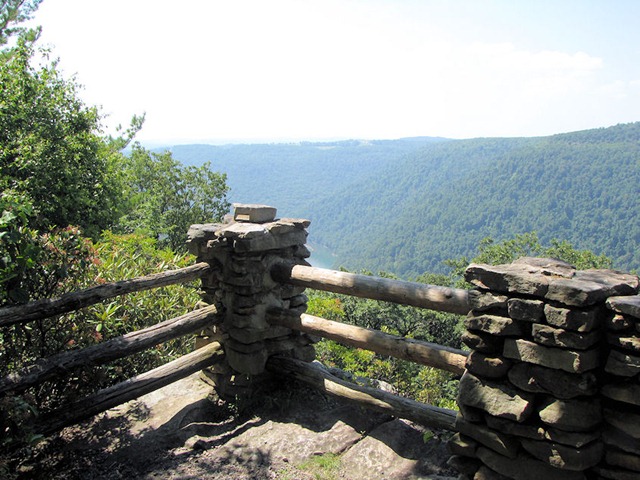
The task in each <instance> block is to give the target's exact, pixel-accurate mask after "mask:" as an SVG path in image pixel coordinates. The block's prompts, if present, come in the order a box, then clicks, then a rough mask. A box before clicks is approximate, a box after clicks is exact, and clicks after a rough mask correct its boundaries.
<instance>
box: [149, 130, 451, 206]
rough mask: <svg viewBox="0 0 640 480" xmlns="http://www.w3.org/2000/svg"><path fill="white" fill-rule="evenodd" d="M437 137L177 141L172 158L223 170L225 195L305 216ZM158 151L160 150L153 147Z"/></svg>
mask: <svg viewBox="0 0 640 480" xmlns="http://www.w3.org/2000/svg"><path fill="white" fill-rule="evenodd" d="M441 141H444V139H441V138H432V137H417V138H404V139H400V140H374V141H359V140H348V141H337V142H314V143H311V142H303V143H289V144H277V143H273V144H255V145H243V144H237V145H222V146H214V145H177V146H174V147H171V148H170V150H171V152H172V153H173V157H174V158H176V159H178V160H180V161H181V162H182V163H184V164H185V165H194V166H198V165H202V164H203V163H204V162H205V161H207V160H209V161H211V162H212V164H213V168H214V169H215V170H217V171H220V172H224V173H226V174H227V183H228V185H229V187H230V193H229V199H230V200H231V201H232V202H241V203H265V204H269V205H274V206H276V207H278V214H279V215H282V216H288V217H309V216H310V215H311V211H310V208H311V206H310V205H311V204H313V203H315V202H316V201H317V199H318V198H319V197H324V196H325V195H329V196H330V195H331V194H332V193H333V192H335V191H338V190H340V189H342V188H347V189H348V187H349V185H351V184H353V183H356V182H359V181H361V180H362V179H363V178H367V177H369V176H372V177H375V176H376V174H377V173H378V172H379V171H381V170H383V169H384V168H387V167H388V166H389V165H390V164H393V163H394V162H396V161H400V159H401V158H402V157H403V156H404V155H406V154H408V153H411V152H414V151H416V150H418V149H421V148H422V147H424V146H426V145H430V144H433V143H438V142H441ZM159 150H162V149H159Z"/></svg>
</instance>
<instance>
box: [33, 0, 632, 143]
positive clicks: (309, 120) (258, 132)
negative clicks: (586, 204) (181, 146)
mask: <svg viewBox="0 0 640 480" xmlns="http://www.w3.org/2000/svg"><path fill="white" fill-rule="evenodd" d="M34 22H35V23H36V24H40V25H42V26H43V36H42V41H43V43H45V44H50V45H52V46H53V48H54V53H55V55H57V56H59V57H60V59H61V66H62V68H63V69H64V71H65V73H66V74H68V75H71V74H76V75H77V79H78V81H79V82H80V83H81V84H83V85H85V90H84V92H83V95H84V97H85V99H86V100H87V102H89V103H91V104H98V105H101V106H102V108H103V111H104V113H106V114H108V115H109V116H108V117H107V119H106V120H105V124H107V125H111V126H113V125H116V124H117V123H126V122H127V121H128V119H129V118H130V117H131V115H133V114H139V113H142V112H146V113H147V121H146V124H145V127H144V129H143V131H142V132H141V133H140V135H139V138H140V140H142V141H144V142H162V143H167V144H171V143H177V142H202V141H207V142H223V143H224V142H234V141H281V140H314V139H328V138H399V137H406V136H417V135H427V136H444V137H451V138H470V137H480V136H492V137H495V136H535V135H548V134H553V133H560V132H567V131H574V130H581V129H586V128H594V127H605V126H610V125H614V124H617V123H625V122H632V121H638V120H640V32H639V30H640V29H639V28H638V24H640V1H636V0H608V1H604V0H602V1H596V0H581V1H578V0H553V1H551V0H529V1H524V0H457V1H444V0H441V1H435V0H432V1H430V0H423V1H418V0H416V1H402V0H396V1H391V0H370V1H364V0H362V1H357V0H340V1H339V0H317V1H311V0H309V1H304V0H269V1H264V0H251V1H249V0H248V1H243V0H235V1H218V0H193V1H189V0H184V1H181V2H175V1H168V0H108V1H106V0H90V1H88V0H44V2H43V3H42V5H41V7H40V9H39V10H38V12H37V13H36V16H35V19H34Z"/></svg>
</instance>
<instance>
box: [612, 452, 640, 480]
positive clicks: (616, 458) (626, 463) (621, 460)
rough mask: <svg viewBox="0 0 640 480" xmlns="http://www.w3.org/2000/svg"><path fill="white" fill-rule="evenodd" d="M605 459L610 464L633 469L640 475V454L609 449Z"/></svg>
mask: <svg viewBox="0 0 640 480" xmlns="http://www.w3.org/2000/svg"><path fill="white" fill-rule="evenodd" d="M605 460H606V462H607V463H608V464H609V465H613V466H616V467H622V468H625V469H627V470H633V471H634V472H637V473H636V474H637V475H638V476H639V477H640V456H638V455H633V454H631V453H624V452H619V451H616V450H607V453H606V454H605Z"/></svg>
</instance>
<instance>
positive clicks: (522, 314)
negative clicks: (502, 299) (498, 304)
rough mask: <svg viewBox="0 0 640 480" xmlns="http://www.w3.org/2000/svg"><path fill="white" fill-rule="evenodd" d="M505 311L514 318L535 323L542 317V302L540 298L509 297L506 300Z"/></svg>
mask: <svg viewBox="0 0 640 480" xmlns="http://www.w3.org/2000/svg"><path fill="white" fill-rule="evenodd" d="M507 312H508V314H509V316H510V317H511V318H513V319H514V320H522V321H524V322H536V323H537V322H540V321H541V320H542V319H543V318H544V302H543V301H542V300H530V299H525V298H510V299H509V300H508V301H507Z"/></svg>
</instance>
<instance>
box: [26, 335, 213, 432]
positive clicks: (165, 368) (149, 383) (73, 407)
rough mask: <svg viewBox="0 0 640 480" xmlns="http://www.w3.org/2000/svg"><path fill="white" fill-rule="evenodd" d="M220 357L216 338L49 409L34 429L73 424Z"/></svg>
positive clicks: (208, 365) (40, 429) (172, 380)
mask: <svg viewBox="0 0 640 480" xmlns="http://www.w3.org/2000/svg"><path fill="white" fill-rule="evenodd" d="M223 357H224V353H223V350H222V347H221V345H220V344H219V343H217V342H214V343H211V344H209V345H206V346H205V347H203V348H200V349H198V350H196V351H194V352H191V353H189V354H187V355H184V356H182V357H180V358H178V359H176V360H174V361H172V362H169V363H167V364H165V365H162V366H160V367H158V368H155V369H153V370H150V371H148V372H145V373H142V374H140V375H137V376H135V377H133V378H130V379H129V380H125V381H124V382H121V383H118V384H117V385H114V386H112V387H109V388H105V389H103V390H100V391H99V392H97V393H95V394H94V395H90V396H88V397H85V398H84V399H81V400H78V401H76V402H73V403H71V404H69V405H67V406H65V407H63V408H61V409H59V410H56V411H53V412H49V413H47V414H46V415H45V416H43V417H40V418H39V419H38V420H37V421H36V425H35V427H34V431H35V432H36V433H40V434H43V435H50V434H51V433H54V432H57V431H59V430H61V429H63V428H64V427H67V426H69V425H74V424H76V423H78V422H81V421H83V420H86V419H87V418H90V417H92V416H94V415H96V414H98V413H101V412H104V411H106V410H108V409H110V408H113V407H116V406H118V405H121V404H123V403H125V402H128V401H130V400H133V399H135V398H138V397H140V396H142V395H145V394H147V393H149V392H153V391H154V390H157V389H159V388H162V387H164V386H166V385H169V384H170V383H173V382H175V381H177V380H180V379H181V378H184V377H187V376H189V375H191V374H192V373H195V372H197V371H199V370H202V369H203V368H206V367H210V366H212V365H214V364H215V363H218V362H220V361H221V360H222V358H223Z"/></svg>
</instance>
